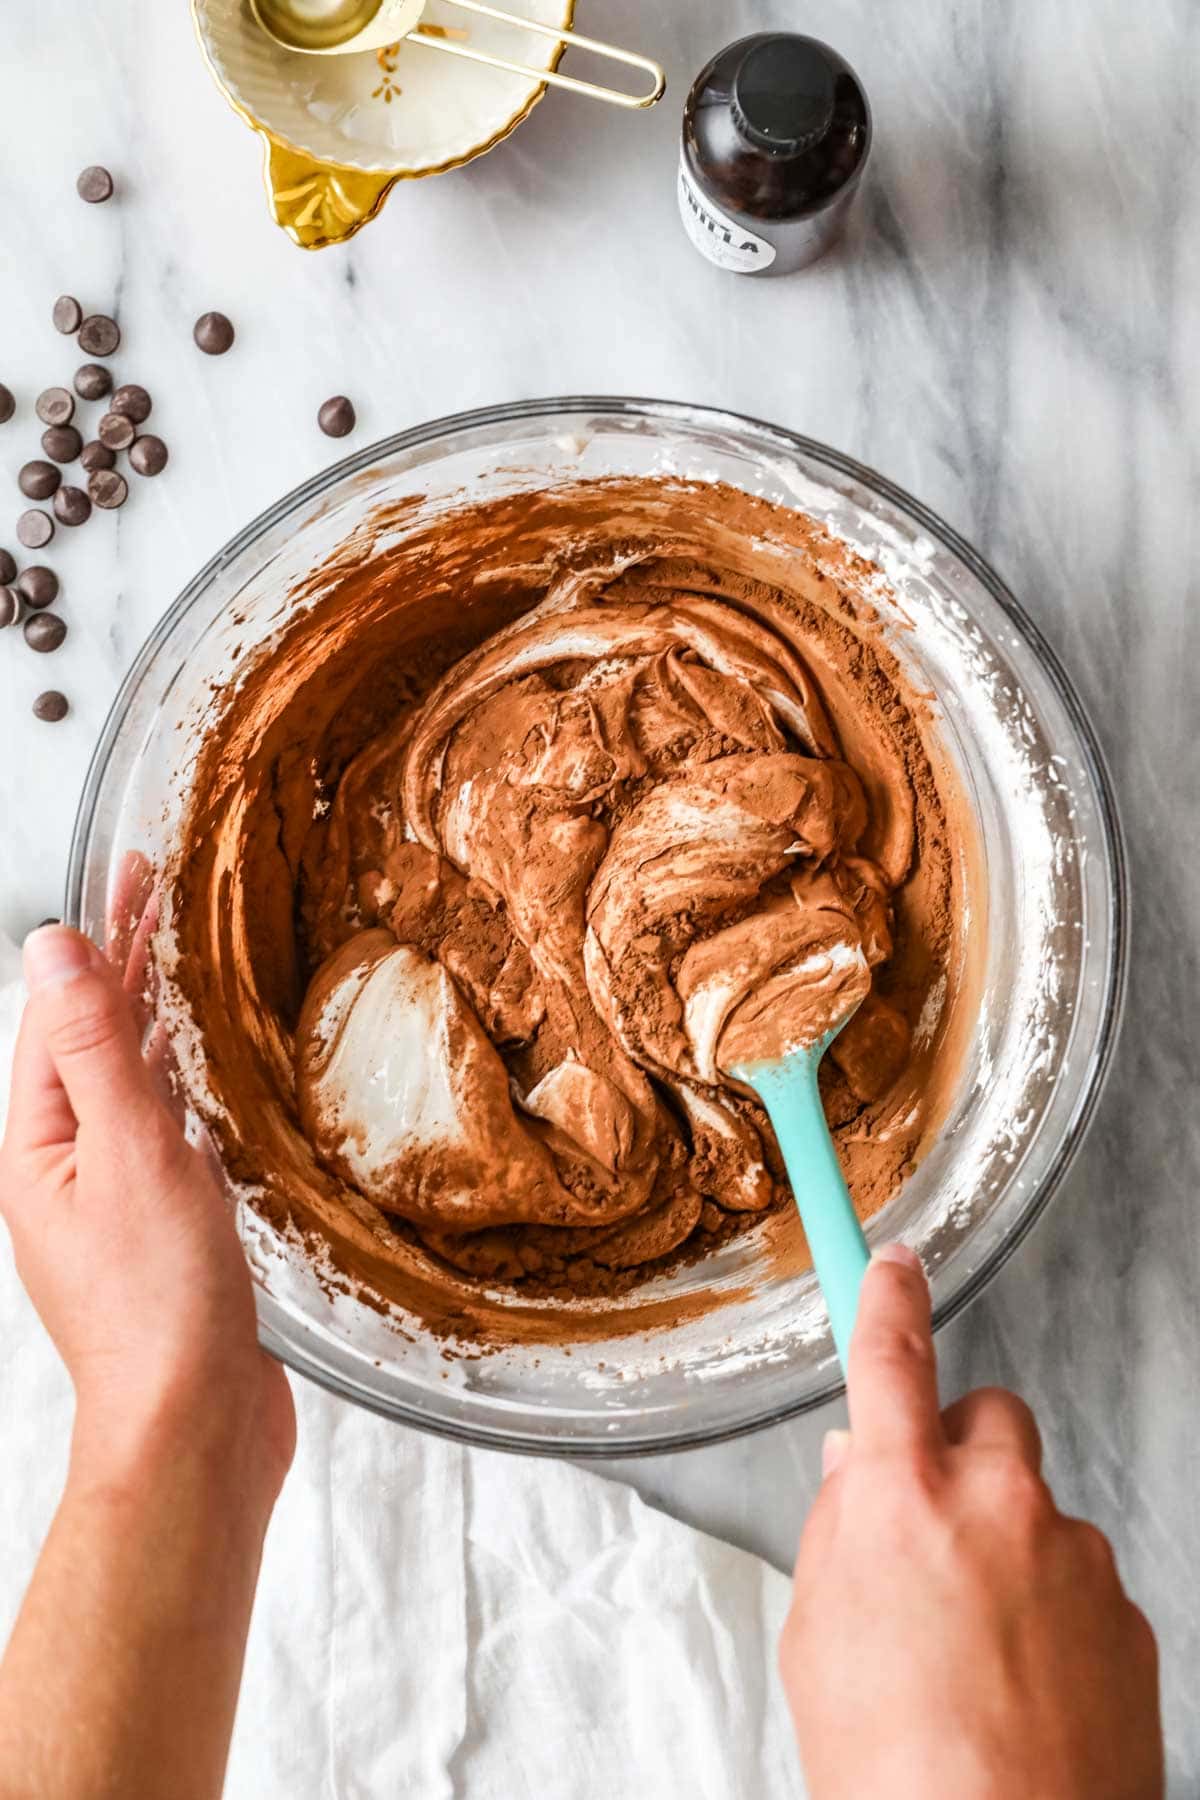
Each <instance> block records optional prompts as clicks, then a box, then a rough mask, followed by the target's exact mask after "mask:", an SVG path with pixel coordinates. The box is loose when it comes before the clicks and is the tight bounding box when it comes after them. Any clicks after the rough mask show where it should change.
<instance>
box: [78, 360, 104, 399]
mask: <svg viewBox="0 0 1200 1800" xmlns="http://www.w3.org/2000/svg"><path fill="white" fill-rule="evenodd" d="M111 387H112V374H111V373H110V371H109V370H108V369H106V368H104V367H103V365H102V364H100V363H84V364H83V365H82V367H81V368H78V369H76V371H75V392H76V393H77V394H78V395H79V398H80V399H81V400H103V398H104V396H105V394H107V393H108V391H109V389H110V388H111Z"/></svg>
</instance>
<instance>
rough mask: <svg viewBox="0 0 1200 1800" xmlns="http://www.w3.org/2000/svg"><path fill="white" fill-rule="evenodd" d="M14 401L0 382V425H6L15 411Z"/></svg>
mask: <svg viewBox="0 0 1200 1800" xmlns="http://www.w3.org/2000/svg"><path fill="white" fill-rule="evenodd" d="M16 404H17V403H16V401H15V400H14V399H13V397H12V395H11V394H10V393H9V391H8V389H7V388H6V387H5V385H4V383H3V382H2V381H0V425H7V424H8V421H9V420H10V419H11V418H12V416H13V413H14V411H15V409H16Z"/></svg>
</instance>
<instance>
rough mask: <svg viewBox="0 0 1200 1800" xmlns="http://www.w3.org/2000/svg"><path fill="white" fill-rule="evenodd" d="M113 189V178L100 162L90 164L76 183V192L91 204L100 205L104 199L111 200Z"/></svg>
mask: <svg viewBox="0 0 1200 1800" xmlns="http://www.w3.org/2000/svg"><path fill="white" fill-rule="evenodd" d="M112 191H113V178H112V176H111V175H110V174H109V172H108V170H107V169H105V168H102V167H101V165H100V164H99V163H91V164H89V166H88V167H87V168H86V169H84V170H83V171H82V173H81V174H80V176H79V178H78V179H77V181H76V183H75V192H76V193H77V194H78V195H79V198H80V199H81V200H86V201H87V203H88V205H89V206H98V205H99V204H100V202H101V201H102V200H111V199H112Z"/></svg>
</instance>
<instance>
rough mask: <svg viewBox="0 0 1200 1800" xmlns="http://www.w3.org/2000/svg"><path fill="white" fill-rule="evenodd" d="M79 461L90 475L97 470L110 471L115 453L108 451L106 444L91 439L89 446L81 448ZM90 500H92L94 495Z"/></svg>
mask: <svg viewBox="0 0 1200 1800" xmlns="http://www.w3.org/2000/svg"><path fill="white" fill-rule="evenodd" d="M79 460H80V462H81V463H82V464H83V466H84V468H85V469H86V470H87V472H88V474H89V475H91V474H93V473H94V472H95V471H96V470H97V469H111V468H112V467H113V465H114V464H115V462H116V460H117V453H116V451H115V450H110V449H109V447H108V445H107V444H102V443H100V442H99V441H98V440H96V439H93V441H92V442H91V443H90V444H85V445H84V446H83V449H82V450H81V451H80V452H79ZM92 498H93V499H94V498H95V495H93V496H92Z"/></svg>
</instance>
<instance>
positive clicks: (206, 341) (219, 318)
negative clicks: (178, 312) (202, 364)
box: [192, 312, 234, 356]
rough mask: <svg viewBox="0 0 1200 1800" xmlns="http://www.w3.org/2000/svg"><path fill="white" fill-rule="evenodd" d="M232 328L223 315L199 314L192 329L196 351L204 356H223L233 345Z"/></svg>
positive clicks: (216, 313) (213, 313) (212, 313)
mask: <svg viewBox="0 0 1200 1800" xmlns="http://www.w3.org/2000/svg"><path fill="white" fill-rule="evenodd" d="M233 335H234V334H233V326H232V325H231V324H230V322H229V320H228V319H227V318H226V317H225V314H224V313H219V312H207V313H201V314H200V317H199V318H198V319H197V320H196V323H195V325H194V326H193V328H192V336H193V337H194V338H195V340H196V345H197V348H198V349H201V350H203V351H204V354H205V355H206V356H224V354H225V352H226V351H227V350H228V349H229V346H230V345H231V344H232V343H233Z"/></svg>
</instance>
